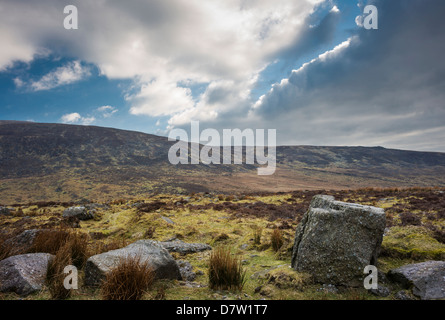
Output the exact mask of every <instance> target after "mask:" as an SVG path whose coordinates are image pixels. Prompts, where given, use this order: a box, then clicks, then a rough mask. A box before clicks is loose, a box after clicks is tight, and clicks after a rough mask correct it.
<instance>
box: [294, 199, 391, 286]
mask: <svg viewBox="0 0 445 320" xmlns="http://www.w3.org/2000/svg"><path fill="white" fill-rule="evenodd" d="M385 224H386V218H385V212H384V210H383V209H381V208H376V207H371V206H363V205H359V204H354V203H346V202H341V201H335V200H334V197H332V196H325V195H317V196H314V197H313V199H312V201H311V204H310V206H309V209H308V210H307V212H306V213H305V214H304V216H303V218H302V221H301V222H300V224H299V225H298V226H297V229H296V232H295V241H294V246H293V252H292V268H294V269H295V270H297V271H299V272H307V273H309V274H311V275H312V276H313V278H314V281H315V282H318V283H326V284H333V285H344V286H350V287H361V286H363V279H364V277H365V276H366V275H365V274H364V273H363V272H364V268H365V267H366V266H367V265H374V266H376V264H377V256H378V254H379V251H380V247H381V243H382V240H383V232H384V230H385Z"/></svg>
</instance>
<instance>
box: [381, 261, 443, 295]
mask: <svg viewBox="0 0 445 320" xmlns="http://www.w3.org/2000/svg"><path fill="white" fill-rule="evenodd" d="M388 278H389V279H390V280H392V281H394V282H397V283H399V284H401V285H402V287H404V288H405V289H410V288H412V292H413V294H414V295H415V296H417V297H420V299H422V300H432V299H444V298H445V261H426V262H421V263H414V264H408V265H405V266H402V267H400V268H397V269H392V270H390V271H389V272H388Z"/></svg>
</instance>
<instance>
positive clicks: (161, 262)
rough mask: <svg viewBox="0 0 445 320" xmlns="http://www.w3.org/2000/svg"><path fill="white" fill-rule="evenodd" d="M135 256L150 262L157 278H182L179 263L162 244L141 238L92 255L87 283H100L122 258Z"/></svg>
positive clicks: (87, 270) (87, 266) (88, 263)
mask: <svg viewBox="0 0 445 320" xmlns="http://www.w3.org/2000/svg"><path fill="white" fill-rule="evenodd" d="M134 257H138V258H140V261H141V262H142V263H145V262H148V263H149V264H150V265H151V266H152V267H153V269H154V272H155V278H156V279H177V280H181V273H180V271H179V267H178V264H177V263H176V261H175V260H174V259H173V257H172V256H171V255H170V253H168V251H167V250H166V249H165V248H164V247H163V246H162V245H160V244H159V243H158V242H157V241H153V240H139V241H136V242H134V243H132V244H130V245H128V246H126V247H125V248H121V249H117V250H112V251H108V252H105V253H101V254H98V255H95V256H92V257H90V258H89V259H88V260H87V262H86V265H85V284H86V285H88V286H97V285H100V283H101V282H102V280H104V279H105V277H106V275H107V273H108V272H110V271H111V270H112V269H113V268H115V267H116V266H117V265H118V264H119V262H120V261H121V259H125V258H134Z"/></svg>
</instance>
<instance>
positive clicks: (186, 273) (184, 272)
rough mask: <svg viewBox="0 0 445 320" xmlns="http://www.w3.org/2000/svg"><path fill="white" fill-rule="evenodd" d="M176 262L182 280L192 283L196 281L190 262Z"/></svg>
mask: <svg viewBox="0 0 445 320" xmlns="http://www.w3.org/2000/svg"><path fill="white" fill-rule="evenodd" d="M176 262H177V264H178V267H179V271H180V272H181V276H182V279H183V280H186V281H194V280H195V279H196V273H194V272H193V267H192V265H191V264H190V262H188V261H184V260H178V261H176Z"/></svg>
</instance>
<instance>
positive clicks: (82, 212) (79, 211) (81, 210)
mask: <svg viewBox="0 0 445 320" xmlns="http://www.w3.org/2000/svg"><path fill="white" fill-rule="evenodd" d="M95 212H96V209H90V210H89V209H87V208H86V207H69V208H67V209H65V210H64V211H63V215H62V216H63V217H64V218H69V217H77V218H79V220H89V219H93V218H94V214H95Z"/></svg>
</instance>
